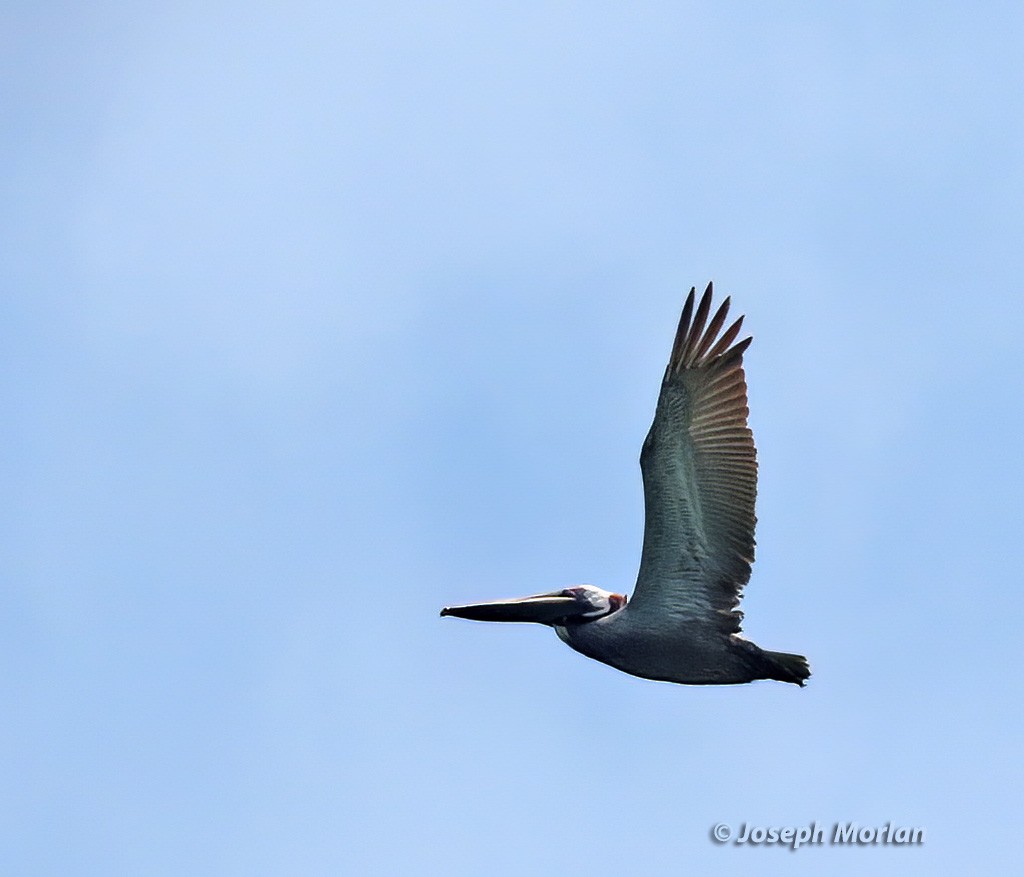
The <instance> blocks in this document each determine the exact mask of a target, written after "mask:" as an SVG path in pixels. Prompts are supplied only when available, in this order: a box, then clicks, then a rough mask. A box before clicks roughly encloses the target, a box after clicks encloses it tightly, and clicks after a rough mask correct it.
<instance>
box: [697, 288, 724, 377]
mask: <svg viewBox="0 0 1024 877" xmlns="http://www.w3.org/2000/svg"><path fill="white" fill-rule="evenodd" d="M729 301H730V300H729V298H728V297H727V298H726V299H725V301H723V302H722V304H721V306H720V307H719V308H718V310H717V311H716V312H715V315H714V316H713V317H712V318H711V323H710V324H709V325H708V328H707V331H706V332H705V333H704V337H703V339H702V340H701V342H700V344H699V345H698V346H697V349H696V350H694V351H693V356H692V358H691V360H690V361H691V362H695V363H696V362H701V361H702V360H703V359H704V354H705V353H707V351H708V348H709V347H710V346H711V342H712V341H714V340H715V336H716V335H718V333H719V331H721V328H722V324H723V323H725V318H726V317H727V316H728V315H729Z"/></svg>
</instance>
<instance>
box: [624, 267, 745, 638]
mask: <svg viewBox="0 0 1024 877" xmlns="http://www.w3.org/2000/svg"><path fill="white" fill-rule="evenodd" d="M695 292H696V290H693V289H691V290H690V295H689V296H688V297H687V299H686V305H685V306H684V308H683V314H682V317H681V319H680V321H679V330H678V332H677V333H676V339H675V344H673V346H672V356H671V358H670V359H669V363H668V368H667V369H666V370H665V378H664V380H663V382H662V385H661V395H660V397H659V398H658V409H657V412H656V413H655V415H654V423H653V424H652V425H651V429H650V432H649V433H648V434H647V438H646V440H645V441H644V446H643V450H642V451H641V454H640V467H641V469H642V471H643V478H644V508H645V518H646V519H645V523H644V547H643V555H642V557H641V559H640V572H639V574H638V575H637V582H636V590H635V592H634V594H633V597H632V599H631V600H630V602H629V610H630V612H631V613H634V614H641V613H642V614H645V615H651V616H655V615H656V616H657V617H658V621H659V624H660V625H665V624H672V623H682V624H686V625H695V624H696V625H700V626H702V627H708V628H713V629H714V630H715V631H717V632H720V633H736V632H738V631H739V629H740V621H741V619H742V617H743V615H742V613H740V612H737V611H735V608H736V605H737V604H738V603H739V597H740V591H741V590H742V588H743V586H744V585H745V584H746V583H747V581H748V580H749V579H750V565H751V563H753V560H754V524H755V522H756V518H755V517H754V498H755V495H756V493H757V457H756V452H755V450H754V438H753V436H752V435H751V432H750V429H749V428H748V427H747V413H748V409H747V384H746V380H745V379H744V375H743V351H744V350H746V349H747V346H748V345H749V344H750V341H751V339H750V338H746V339H745V340H743V341H740V342H739V343H738V344H733V341H734V340H735V338H736V336H737V335H738V334H739V330H740V325H741V323H742V322H743V318H742V317H740V318H739V319H738V320H737V321H736V322H735V323H733V324H732V326H730V327H729V328H728V329H727V330H726V331H725V332H724V333H722V334H721V337H718V335H719V333H720V332H721V330H722V326H723V325H724V324H725V318H726V314H727V313H728V311H729V299H728V298H727V299H726V300H725V301H724V302H723V303H722V305H721V307H720V308H719V309H718V311H717V312H716V313H715V315H714V316H713V317H712V318H711V320H710V322H709V321H708V315H709V313H710V310H711V284H710V283H709V284H708V288H707V290H706V291H705V293H704V295H703V297H702V298H701V300H700V304H699V305H697V308H696V313H694V297H695Z"/></svg>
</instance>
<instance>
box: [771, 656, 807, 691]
mask: <svg viewBox="0 0 1024 877" xmlns="http://www.w3.org/2000/svg"><path fill="white" fill-rule="evenodd" d="M762 654H763V655H764V656H765V657H766V658H767V659H768V663H769V664H770V665H771V671H772V672H771V675H770V676H769V677H768V678H769V679H778V680H779V681H780V682H792V683H793V684H794V685H799V686H801V687H803V684H804V682H805V681H806V680H807V678H808V677H809V676H810V675H811V668H810V667H809V666H808V665H807V658H805V657H804V656H803V655H791V654H789V652H768V651H762Z"/></svg>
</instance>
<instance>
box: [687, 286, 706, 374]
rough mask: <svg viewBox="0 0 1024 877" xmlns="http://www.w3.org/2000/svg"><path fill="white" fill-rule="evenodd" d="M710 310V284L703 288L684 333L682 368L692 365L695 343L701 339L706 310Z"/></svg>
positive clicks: (698, 342)
mask: <svg viewBox="0 0 1024 877" xmlns="http://www.w3.org/2000/svg"><path fill="white" fill-rule="evenodd" d="M710 310H711V284H710V283H709V284H708V288H707V289H705V290H704V295H702V296H701V297H700V304H699V305H697V313H696V315H695V316H694V318H693V325H692V326H690V331H689V332H687V333H686V346H685V347H684V348H683V353H682V357H681V362H680V363H679V365H680V367H682V368H690V366H692V365H693V358H694V357H693V354H694V351H695V350H696V348H697V345H698V344H700V342H701V341H702V340H703V333H704V324H705V323H707V321H708V312H709V311H710Z"/></svg>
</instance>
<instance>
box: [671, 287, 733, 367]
mask: <svg viewBox="0 0 1024 877" xmlns="http://www.w3.org/2000/svg"><path fill="white" fill-rule="evenodd" d="M713 289H714V285H713V284H712V283H709V284H708V285H707V288H706V289H705V290H704V293H703V295H701V297H700V302H699V303H698V302H697V288H696V287H690V294H689V295H688V296H687V297H686V304H684V305H683V312H682V315H681V316H680V318H679V328H678V329H677V330H676V337H675V340H674V341H673V344H672V354H671V356H670V357H669V361H668V367H667V368H666V369H665V379H666V380H668V379H669V377H670V376H671V375H672V374H673V373H676V372H679V371H681V370H683V369H690V368H695V367H698V366H703V365H707V364H708V363H710V362H711V361H712V360H715V359H718V358H720V357H723V356H725V355H726V354H728V355H729V360H730V361H733V357H734V356H740V355H742V353H743V351H744V350H746V348H747V346H748V345H749V344H750V340H751V339H750V338H747V339H746V340H745V341H743V342H740V344H739V345H736V347H730V345H731V344H732V342H733V340H734V339H735V338H736V336H737V335H738V334H739V331H740V327H741V326H742V325H743V317H742V316H741V317H740V318H739V319H737V320H736V321H735V322H734V323H733V324H732V325H731V326H730V327H729V328H728V329H726V331H725V332H724V333H723V334H722V336H721V338H718V339H717V341H716V336H717V335H718V333H719V332H720V331H721V329H722V326H723V325H724V324H725V318H726V317H727V316H728V314H729V306H730V304H731V302H732V300H731V298H730V297H729V296H726V298H725V299H724V301H723V302H722V304H721V305H719V307H718V310H717V311H715V314H714V316H713V317H711V320H710V322H709V321H708V315H709V314H710V313H711V300H712V294H713ZM695 306H696V313H694V307H695Z"/></svg>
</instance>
